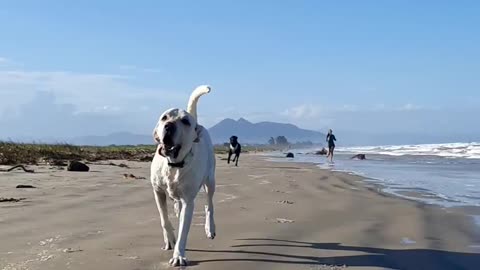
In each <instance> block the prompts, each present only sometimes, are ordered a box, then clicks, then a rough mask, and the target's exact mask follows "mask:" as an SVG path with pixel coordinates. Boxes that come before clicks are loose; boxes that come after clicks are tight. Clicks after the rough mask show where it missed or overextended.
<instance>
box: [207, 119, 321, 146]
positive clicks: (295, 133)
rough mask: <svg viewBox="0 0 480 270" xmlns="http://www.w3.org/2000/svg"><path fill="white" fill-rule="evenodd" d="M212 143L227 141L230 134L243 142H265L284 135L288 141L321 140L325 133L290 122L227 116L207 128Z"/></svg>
mask: <svg viewBox="0 0 480 270" xmlns="http://www.w3.org/2000/svg"><path fill="white" fill-rule="evenodd" d="M209 131H210V136H211V137H212V140H213V142H214V143H224V142H227V141H228V139H229V138H230V136H232V135H236V136H238V137H239V140H240V142H244V143H267V141H268V139H269V138H270V137H277V136H285V137H287V139H288V141H289V142H302V141H312V142H323V141H324V140H325V134H323V133H321V132H318V131H313V130H307V129H301V128H299V127H297V126H295V125H292V124H283V123H275V122H259V123H252V122H249V121H247V120H245V119H244V118H240V119H238V120H237V121H235V120H233V119H230V118H227V119H224V120H222V121H220V122H219V123H218V124H216V125H215V126H213V127H211V128H210V129H209Z"/></svg>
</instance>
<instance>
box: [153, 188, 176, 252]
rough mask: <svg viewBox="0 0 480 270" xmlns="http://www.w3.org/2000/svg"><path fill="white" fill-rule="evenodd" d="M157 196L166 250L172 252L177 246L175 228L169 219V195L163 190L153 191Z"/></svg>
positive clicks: (156, 200)
mask: <svg viewBox="0 0 480 270" xmlns="http://www.w3.org/2000/svg"><path fill="white" fill-rule="evenodd" d="M153 193H154V195H155V202H156V203H157V208H158V212H159V213H160V222H161V224H162V229H163V240H164V241H165V247H164V248H163V249H164V250H170V249H172V248H173V247H174V246H175V234H174V233H173V226H172V223H170V220H169V219H168V210H167V195H166V194H165V191H163V190H156V189H155V188H154V189H153Z"/></svg>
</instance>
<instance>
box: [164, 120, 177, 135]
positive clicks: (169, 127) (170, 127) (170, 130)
mask: <svg viewBox="0 0 480 270" xmlns="http://www.w3.org/2000/svg"><path fill="white" fill-rule="evenodd" d="M175 128H176V127H175V124H174V123H172V122H168V123H166V124H165V131H166V133H170V134H172V133H174V132H175Z"/></svg>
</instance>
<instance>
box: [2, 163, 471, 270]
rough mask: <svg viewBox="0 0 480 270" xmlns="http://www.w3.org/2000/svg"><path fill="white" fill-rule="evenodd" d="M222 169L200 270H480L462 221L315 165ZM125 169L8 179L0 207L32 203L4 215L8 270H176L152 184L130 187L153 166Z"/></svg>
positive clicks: (198, 256) (200, 246) (191, 254)
mask: <svg viewBox="0 0 480 270" xmlns="http://www.w3.org/2000/svg"><path fill="white" fill-rule="evenodd" d="M218 161H219V162H218V169H217V193H216V196H215V207H216V215H215V218H216V222H217V238H216V239H215V240H213V241H212V240H208V239H206V237H205V235H204V229H203V222H204V214H203V211H202V209H203V205H204V201H205V196H204V193H203V192H201V193H200V194H199V196H198V198H197V201H196V209H197V210H196V212H195V218H194V221H193V224H192V229H191V231H190V235H189V241H188V245H187V248H188V251H187V258H188V259H189V260H190V261H191V264H192V266H190V267H189V268H191V269H228V270H234V269H343V267H345V268H348V269H436V270H438V269H480V253H479V252H480V246H479V244H478V243H479V241H478V240H479V238H478V234H477V231H476V230H477V228H476V227H475V226H474V225H473V224H472V222H471V220H470V218H469V217H467V216H466V215H464V214H462V213H461V212H460V211H454V210H451V209H447V210H446V209H441V208H437V207H431V206H425V205H422V204H419V203H415V202H412V201H407V200H402V199H399V198H394V197H391V196H386V195H383V194H382V193H381V192H378V191H377V190H376V189H377V188H375V187H372V186H367V185H366V184H365V183H364V182H363V181H362V179H361V178H359V177H355V176H351V175H347V174H341V173H332V172H329V171H324V170H320V169H317V168H316V167H314V166H313V165H308V164H287V163H272V162H267V161H263V160H262V158H261V157H259V156H254V155H243V156H242V158H241V160H240V167H238V168H235V167H232V166H227V164H225V163H226V162H225V161H222V160H221V159H218ZM115 162H116V163H119V162H118V161H115ZM125 163H127V164H128V165H129V166H130V168H120V167H116V166H108V165H92V171H91V172H89V173H71V172H66V171H62V170H58V169H52V168H49V167H34V169H35V170H36V171H37V173H35V174H28V173H24V172H8V173H6V172H2V173H0V197H8V198H10V197H14V198H26V200H23V201H19V202H1V203H0V269H4V270H7V269H8V270H10V269H50V270H63V269H85V270H86V269H115V270H122V269H125V270H127V269H128V270H133V269H139V270H144V269H150V270H152V269H164V268H169V267H168V266H167V264H166V262H167V261H168V260H169V259H170V256H171V255H172V252H171V251H163V250H162V249H161V247H162V243H163V240H162V232H161V229H160V220H159V217H158V213H157V209H156V206H155V203H154V200H153V193H152V190H151V187H150V183H149V181H148V180H142V179H133V178H128V179H126V178H124V177H123V174H125V173H127V174H133V175H135V176H137V177H146V178H147V179H148V178H149V175H148V174H149V165H150V164H149V163H132V162H125ZM19 184H27V185H34V186H36V187H37V188H36V189H16V188H15V187H16V186H17V185H19ZM169 206H170V207H171V203H170V205H169ZM170 209H171V208H170ZM170 213H173V211H170ZM171 219H172V221H174V224H175V225H176V224H177V222H176V218H174V217H173V216H171Z"/></svg>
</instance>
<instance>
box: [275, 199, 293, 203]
mask: <svg viewBox="0 0 480 270" xmlns="http://www.w3.org/2000/svg"><path fill="white" fill-rule="evenodd" d="M277 203H280V204H294V203H295V202H292V201H288V200H283V201H277Z"/></svg>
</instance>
